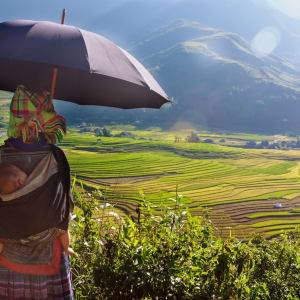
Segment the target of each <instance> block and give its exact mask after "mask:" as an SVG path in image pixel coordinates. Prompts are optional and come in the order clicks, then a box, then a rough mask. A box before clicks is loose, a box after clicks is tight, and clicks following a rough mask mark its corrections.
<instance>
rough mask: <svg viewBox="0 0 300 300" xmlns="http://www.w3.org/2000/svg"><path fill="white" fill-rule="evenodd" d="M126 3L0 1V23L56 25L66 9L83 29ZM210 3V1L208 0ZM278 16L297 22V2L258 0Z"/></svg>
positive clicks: (106, 0) (100, 0)
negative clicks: (22, 21) (21, 21)
mask: <svg viewBox="0 0 300 300" xmlns="http://www.w3.org/2000/svg"><path fill="white" fill-rule="evenodd" d="M126 1H129V0H51V1H46V0H1V4H0V8H1V9H0V22H3V21H6V20H12V19H32V20H48V21H53V22H59V21H60V17H61V11H62V9H63V8H67V10H68V15H67V20H66V22H67V23H69V24H72V25H74V26H80V27H85V25H86V24H88V23H89V20H92V19H93V18H95V17H99V16H101V15H102V14H103V15H104V14H105V13H106V12H108V11H109V10H110V9H112V8H114V7H115V6H116V5H119V4H121V3H124V2H126ZM161 1H164V2H165V3H168V2H169V3H170V4H173V3H177V2H179V1H182V0H161ZM209 1H211V0H209ZM215 1H216V2H217V1H225V0H215ZM241 1H253V0H241ZM260 1H265V2H266V3H267V4H269V5H270V6H271V7H273V8H275V9H277V10H279V11H281V12H282V13H284V14H286V15H288V16H290V17H292V18H297V19H300V1H299V0H260Z"/></svg>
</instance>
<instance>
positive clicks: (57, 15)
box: [0, 0, 125, 27]
mask: <svg viewBox="0 0 300 300" xmlns="http://www.w3.org/2000/svg"><path fill="white" fill-rule="evenodd" d="M120 2H125V0H118V3H120ZM114 3H116V1H111V0H51V1H46V0H1V3H0V8H1V9H0V22H3V21H7V20H13V19H29V20H41V21H44V20H47V21H53V22H60V19H61V13H62V10H63V8H66V9H67V18H66V23H68V24H72V25H74V26H79V27H84V26H85V23H88V20H89V19H93V18H94V17H96V16H99V15H101V14H105V13H106V12H107V11H108V10H109V9H112V8H113V7H114V5H115V4H114Z"/></svg>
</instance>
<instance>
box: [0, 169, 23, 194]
mask: <svg viewBox="0 0 300 300" xmlns="http://www.w3.org/2000/svg"><path fill="white" fill-rule="evenodd" d="M26 179H27V175H26V173H25V172H23V171H22V170H21V169H19V168H18V167H16V166H15V165H12V164H7V163H1V164H0V194H1V195H6V194H11V193H13V192H15V191H16V190H17V189H19V188H20V187H21V186H22V185H23V184H24V183H25V181H26Z"/></svg>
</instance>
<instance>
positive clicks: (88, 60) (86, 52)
mask: <svg viewBox="0 0 300 300" xmlns="http://www.w3.org/2000/svg"><path fill="white" fill-rule="evenodd" d="M75 28H76V30H77V31H78V32H79V34H80V37H81V39H82V40H83V44H84V48H85V54H86V58H87V63H88V65H89V70H90V73H91V71H92V70H91V64H90V59H89V53H88V50H87V47H86V43H85V40H84V38H83V34H82V32H81V30H80V28H78V27H75Z"/></svg>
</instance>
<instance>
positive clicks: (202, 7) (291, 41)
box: [85, 0, 300, 64]
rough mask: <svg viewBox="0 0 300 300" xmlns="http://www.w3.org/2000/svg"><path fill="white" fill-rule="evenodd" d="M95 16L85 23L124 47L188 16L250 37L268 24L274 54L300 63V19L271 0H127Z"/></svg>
mask: <svg viewBox="0 0 300 300" xmlns="http://www.w3.org/2000/svg"><path fill="white" fill-rule="evenodd" d="M117 2H118V5H117V4H116V5H115V6H114V7H113V8H111V9H110V10H109V11H107V12H106V13H103V14H101V16H99V17H97V16H96V17H93V18H91V20H90V21H87V23H86V24H85V26H86V27H87V28H90V29H91V30H94V31H96V32H98V33H100V34H103V35H105V36H107V37H109V38H111V39H112V40H114V41H115V42H117V43H119V44H120V45H121V46H122V47H125V48H130V47H132V45H133V44H135V43H136V42H138V41H140V40H142V39H145V38H146V37H148V36H149V35H150V34H151V33H152V32H153V31H156V30H157V29H158V28H159V27H162V26H166V25H167V24H170V23H171V22H174V21H175V20H177V19H187V20H193V21H196V22H199V23H201V24H205V25H206V26H209V27H213V28H220V29H223V30H224V31H228V32H235V33H237V34H239V35H240V36H242V37H243V38H245V39H246V40H248V41H251V40H252V39H254V38H255V36H256V35H257V34H258V33H259V32H260V31H261V30H263V29H265V28H270V27H271V28H273V29H275V30H276V31H277V32H278V33H279V40H278V45H277V47H276V49H275V54H276V55H279V56H282V57H285V58H287V59H289V60H291V61H293V62H295V63H299V64H300V59H299V56H298V55H297V51H298V50H299V51H300V34H299V26H300V20H297V19H293V18H291V17H289V16H287V15H285V14H284V13H282V12H281V11H279V10H276V9H274V7H273V6H271V5H270V3H269V2H270V1H269V0H245V1H241V0H213V1H207V0H151V1H148V0H128V1H123V2H120V0H118V1H117Z"/></svg>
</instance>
